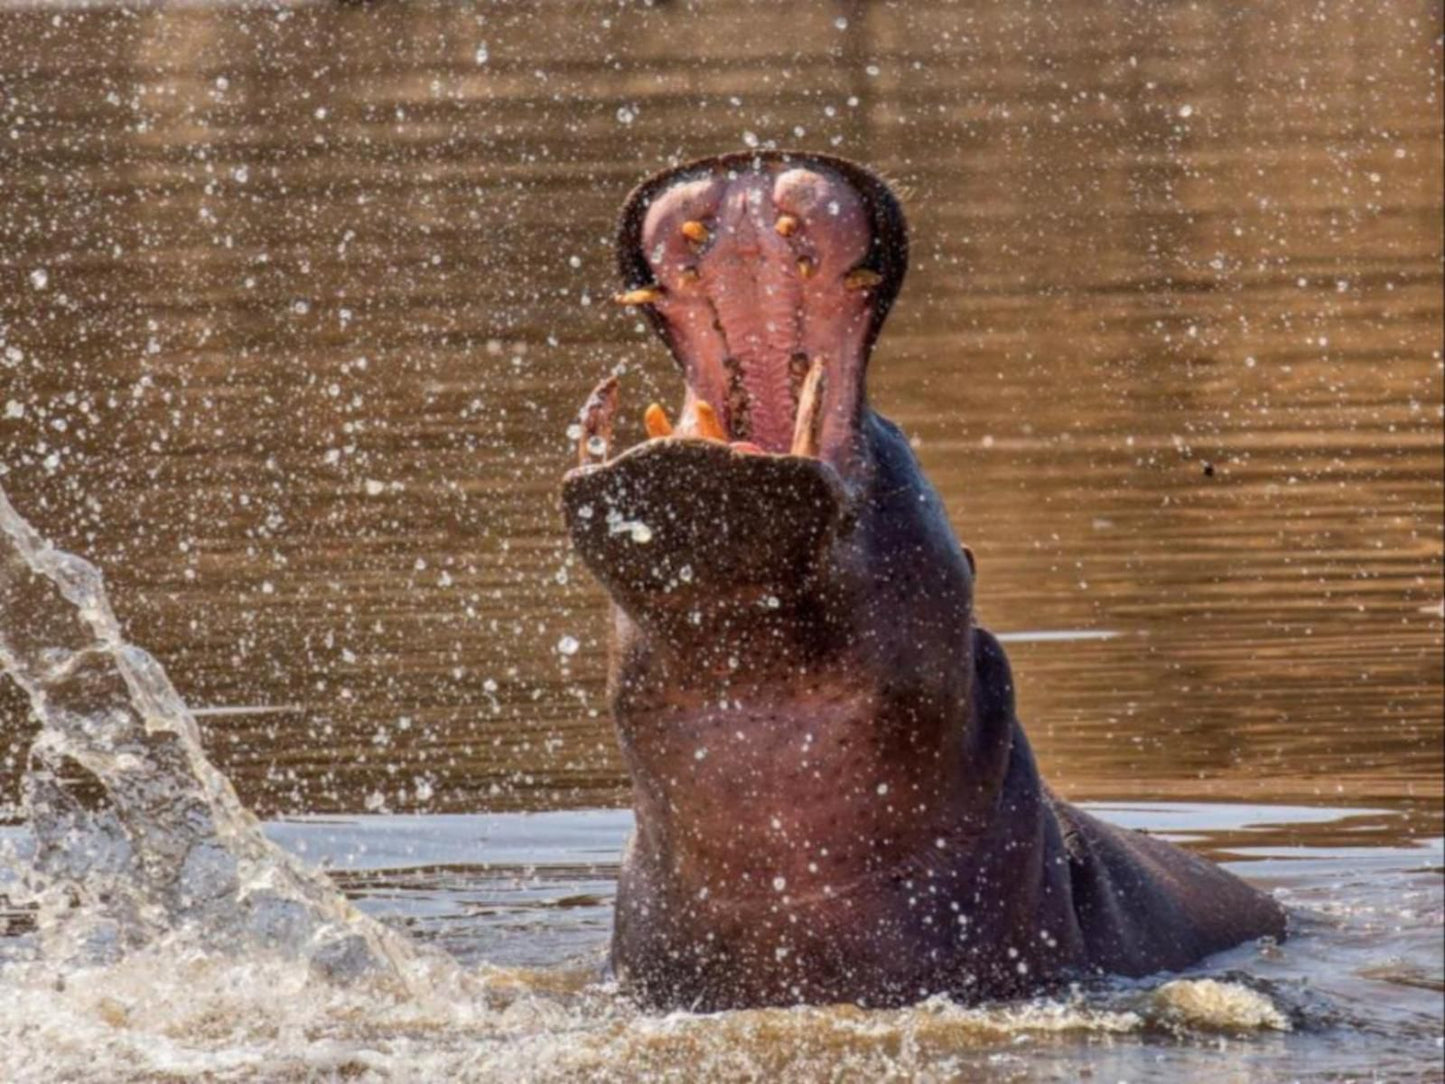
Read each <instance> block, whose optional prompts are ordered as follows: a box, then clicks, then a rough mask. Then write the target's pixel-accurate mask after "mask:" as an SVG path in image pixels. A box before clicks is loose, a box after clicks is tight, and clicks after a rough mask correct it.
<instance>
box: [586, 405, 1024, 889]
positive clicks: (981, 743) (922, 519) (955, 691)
mask: <svg viewBox="0 0 1445 1084" xmlns="http://www.w3.org/2000/svg"><path fill="white" fill-rule="evenodd" d="M860 438H861V439H860V450H861V452H862V455H863V459H864V461H865V470H864V471H863V472H862V474H861V475H860V477H859V478H857V479H855V491H854V492H855V502H856V517H855V519H854V522H853V524H852V526H851V528H850V530H849V531H848V532H847V533H846V534H845V535H844V536H842V537H840V538H839V539H838V541H837V542H836V544H835V547H834V552H833V553H832V555H831V557H830V559H829V561H828V563H827V568H826V570H825V573H824V574H823V575H821V576H819V577H818V579H817V582H816V584H815V585H814V586H813V587H812V588H811V589H810V592H809V596H808V597H807V598H805V599H803V600H802V603H801V604H802V605H803V606H806V607H811V610H810V611H809V612H806V613H804V614H802V615H800V617H799V619H798V620H796V621H788V620H783V621H781V622H779V621H778V620H776V619H774V620H772V621H771V623H770V624H768V625H767V626H762V627H763V628H765V631H766V634H767V635H766V639H765V644H764V647H763V648H761V649H759V648H758V647H757V645H756V643H754V645H753V646H752V648H751V649H749V647H748V641H749V638H750V634H751V633H753V632H755V631H756V630H750V629H749V628H747V627H746V626H739V625H737V624H733V625H732V626H731V627H729V628H719V629H712V628H700V629H699V630H698V636H699V637H700V638H701V639H702V640H704V641H705V642H707V643H708V644H710V645H712V646H711V650H710V653H709V654H707V655H706V656H705V657H706V658H707V659H711V660H713V662H714V663H716V664H717V665H707V666H704V665H699V659H700V658H702V657H703V656H700V655H699V653H698V652H697V651H696V650H694V646H693V644H692V643H690V642H688V641H678V640H670V639H665V638H661V637H656V636H649V635H648V634H647V633H646V632H644V631H643V630H642V629H641V627H640V626H638V625H637V624H634V623H633V622H632V621H631V620H629V619H628V618H627V617H626V616H625V615H624V614H621V613H620V612H619V614H618V624H617V631H618V640H617V645H616V648H617V652H618V654H617V661H616V668H615V670H614V678H613V710H614V715H615V716H616V719H617V723H618V729H619V737H620V740H621V743H622V749H623V754H624V758H625V759H626V761H627V764H628V767H629V769H630V771H631V775H632V779H633V784H634V791H635V808H636V810H637V815H638V828H639V835H638V846H639V847H641V848H643V849H650V850H653V851H655V853H657V854H659V855H666V856H667V862H668V864H669V865H670V866H671V868H672V870H673V871H674V872H673V874H672V876H673V877H675V879H676V880H677V881H678V885H677V887H678V888H679V889H680V890H682V891H684V892H708V893H717V892H722V891H735V892H738V893H739V894H741V895H743V896H750V895H752V894H754V893H758V894H760V895H762V896H763V897H766V896H767V895H768V894H770V893H774V892H778V891H783V892H796V893H798V894H801V895H809V894H815V893H816V894H823V895H826V894H827V892H828V891H829V890H835V889H838V888H839V887H840V886H842V885H843V884H845V883H853V882H855V881H857V880H858V879H859V878H864V877H867V876H870V875H872V874H874V873H878V872H879V871H885V870H887V869H889V868H891V867H893V866H896V865H897V864H898V862H899V861H900V859H901V858H902V857H903V856H907V855H910V854H914V853H917V852H926V851H927V849H928V848H934V849H937V841H938V840H939V839H949V840H957V839H959V838H960V835H961V834H963V833H965V831H966V830H965V826H966V825H967V824H969V823H970V822H971V820H972V819H975V818H976V817H977V815H978V813H979V810H980V809H981V808H982V807H984V806H986V805H987V804H988V802H989V801H990V800H991V796H992V794H993V793H995V792H996V790H997V787H998V786H999V784H1000V781H1001V778H1002V773H1003V770H1004V764H1003V759H1002V758H1001V757H1000V755H999V754H998V749H999V748H1001V747H1002V745H1006V743H1007V736H1006V735H1001V734H998V733H994V732H992V731H989V732H988V733H984V732H982V731H981V730H980V728H979V726H978V725H977V724H976V721H975V720H974V718H973V716H974V715H975V714H976V713H975V711H974V709H973V705H972V703H971V701H972V696H973V691H974V689H973V680H972V678H973V666H972V665H971V659H972V651H973V647H972V637H973V632H972V629H971V599H972V581H971V573H970V570H969V568H968V566H967V564H966V562H965V560H964V558H963V555H962V552H961V549H960V547H959V545H958V543H957V541H956V539H955V538H954V537H953V534H952V531H951V529H950V528H949V526H948V523H947V520H946V519H945V517H944V515H943V510H942V505H941V503H940V502H939V501H938V498H937V496H936V494H934V493H933V491H932V489H931V488H930V487H929V486H928V484H927V482H926V481H924V479H923V477H922V474H921V472H920V471H919V470H918V467H917V464H916V462H915V460H914V458H913V455H912V452H911V451H910V449H909V447H908V444H907V441H906V440H905V438H904V437H903V436H902V434H901V433H899V432H898V430H897V429H896V428H894V427H893V426H891V425H890V424H889V423H887V422H885V421H883V420H882V419H881V418H879V417H878V416H877V415H874V414H872V413H871V411H870V412H865V415H864V419H863V425H862V427H861V429H860ZM820 630H821V631H820ZM794 632H795V633H796V635H794ZM730 642H731V644H732V645H733V646H728V647H727V650H726V651H723V650H720V649H719V645H728V644H729V643H730ZM778 884H781V885H782V886H783V887H782V888H781V889H779V888H777V887H776V885H778Z"/></svg>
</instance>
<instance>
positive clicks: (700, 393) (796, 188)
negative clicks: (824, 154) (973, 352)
mask: <svg viewBox="0 0 1445 1084" xmlns="http://www.w3.org/2000/svg"><path fill="white" fill-rule="evenodd" d="M784 216H787V218H786V219H784ZM780 219H784V224H783V228H782V229H780V228H779V222H780ZM699 227H701V229H699ZM641 240H642V248H643V253H644V256H645V258H646V260H647V263H648V265H649V266H650V267H651V269H652V272H653V275H654V276H655V282H656V284H657V285H659V286H661V287H662V288H663V296H662V297H661V298H660V299H659V300H658V301H656V302H655V303H654V304H655V307H656V310H657V311H658V313H659V314H660V315H661V316H662V318H663V321H664V322H665V324H666V325H667V329H668V339H669V341H670V343H671V346H672V349H673V352H674V353H675V354H676V356H677V358H678V360H679V361H680V362H681V363H682V365H683V370H684V375H685V379H686V381H687V386H688V397H687V402H686V403H685V404H684V413H683V418H682V424H681V426H680V428H681V429H686V428H688V425H689V417H690V415H691V414H692V413H693V410H694V406H695V404H696V402H697V401H698V400H699V399H701V400H705V401H706V402H707V403H708V404H709V405H711V406H712V407H713V409H714V410H715V411H716V412H717V415H718V417H719V419H720V420H721V421H722V423H723V425H724V427H725V428H726V429H727V433H728V436H729V437H730V438H731V439H733V440H744V441H751V442H752V443H754V444H756V445H758V446H759V447H761V448H762V449H763V450H765V451H769V452H777V453H786V452H788V451H789V449H790V447H791V445H792V442H793V436H794V432H793V431H794V422H795V418H796V415H797V410H798V395H799V389H800V387H801V385H802V382H803V377H804V376H805V375H806V374H807V372H808V369H809V367H810V365H812V364H813V362H814V360H815V359H822V363H823V369H824V376H825V384H824V388H825V391H824V393H823V400H822V411H821V413H822V416H821V419H820V422H819V426H818V434H819V435H818V454H819V457H820V458H822V459H824V460H836V459H837V458H838V457H839V456H840V455H841V454H843V450H844V448H845V447H846V445H847V443H848V441H849V440H850V439H851V436H852V433H853V430H854V427H855V423H856V418H857V412H858V409H859V407H860V400H861V396H862V375H863V361H864V352H865V350H866V346H867V333H868V328H869V319H870V314H871V292H870V289H869V288H867V287H861V288H860V287H859V286H858V285H856V283H855V284H853V285H852V287H851V288H850V285H849V283H848V281H847V276H848V274H849V272H851V271H854V270H855V269H857V268H859V267H860V266H861V265H862V264H863V262H864V260H865V258H866V257H867V255H868V253H869V249H870V246H871V243H872V231H871V227H870V220H869V215H868V211H867V208H866V207H865V205H864V202H863V200H862V198H861V197H860V196H859V194H858V192H857V191H856V190H855V189H854V188H853V187H852V186H851V185H850V184H849V183H848V182H847V181H845V180H844V179H843V178H842V177H840V176H838V175H836V174H834V173H832V172H831V171H830V170H828V169H827V168H826V167H824V166H806V167H805V166H794V165H789V164H786V163H767V164H761V165H759V166H758V167H757V168H753V169H748V170H743V171H731V172H728V173H718V174H709V175H704V176H699V177H694V178H691V179H687V178H684V179H682V180H679V181H678V182H677V183H676V184H674V185H672V186H671V187H670V188H667V189H665V190H664V191H662V192H661V193H659V194H658V195H657V196H656V197H655V198H654V199H653V201H652V204H651V206H650V207H649V208H648V210H647V214H646V217H645V219H644V221H643V225H642V237H641ZM809 272H811V273H809Z"/></svg>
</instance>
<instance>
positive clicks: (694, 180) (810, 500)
mask: <svg viewBox="0 0 1445 1084" xmlns="http://www.w3.org/2000/svg"><path fill="white" fill-rule="evenodd" d="M907 254H908V243H907V233H906V226H905V224H904V219H903V214H902V210H901V208H900V207H899V204H898V201H897V200H896V198H895V197H894V195H893V194H892V192H890V191H889V189H888V187H887V186H886V185H885V184H884V183H883V182H882V181H881V180H880V179H879V178H878V177H876V176H875V175H873V174H872V173H870V172H869V171H867V170H865V169H863V168H861V167H859V166H857V165H855V164H853V163H851V162H847V161H844V160H842V159H838V158H832V157H827V156H823V155H814V154H792V153H766V154H754V153H749V154H742V155H730V156H726V157H721V158H712V159H707V160H704V161H700V162H695V163H692V164H691V165H686V166H683V167H680V168H677V169H672V170H668V171H666V172H664V173H661V174H659V175H657V176H655V177H653V178H651V179H650V180H648V181H646V182H644V183H643V184H642V185H641V186H640V187H639V188H638V189H637V190H636V191H635V192H633V194H632V195H631V197H630V198H629V199H628V201H627V203H626V206H625V208H624V210H623V214H622V223H621V229H620V236H619V251H618V258H619V262H620V265H621V271H622V275H623V278H624V280H625V285H626V287H627V291H626V292H625V293H623V294H620V295H619V296H618V300H619V301H621V302H622V303H624V304H630V305H636V306H638V307H639V308H640V310H641V311H642V312H643V313H644V314H646V316H647V317H648V318H649V319H650V320H651V321H652V324H653V326H654V327H655V328H656V329H657V331H658V333H659V334H660V335H661V336H662V339H663V341H664V342H665V343H666V344H667V346H668V348H669V350H671V352H672V354H673V356H674V357H675V358H676V359H677V362H678V364H679V365H680V366H681V368H682V371H683V376H684V379H685V381H686V390H685V394H684V399H683V403H682V408H681V413H680V415H679V418H678V422H677V425H676V427H673V426H672V425H671V424H670V423H669V421H668V419H667V417H666V414H665V413H664V412H663V410H662V409H661V408H660V407H657V406H653V407H650V408H649V409H648V411H647V414H646V418H645V421H646V425H647V430H648V433H649V435H650V439H648V440H647V441H645V442H644V443H643V444H641V445H639V446H637V447H634V448H631V449H629V450H627V451H624V452H622V453H621V454H618V455H616V456H612V455H611V447H610V445H611V435H612V415H613V411H614V408H615V406H616V402H617V385H616V382H615V380H609V381H605V382H604V383H603V384H602V385H601V386H600V387H599V388H598V389H597V391H596V392H594V393H593V396H592V398H591V399H590V400H589V401H588V403H587V405H586V406H585V407H584V408H583V414H582V421H583V428H584V432H583V434H582V438H581V458H582V464H581V465H580V466H579V467H578V468H577V469H576V470H574V471H572V472H570V473H569V474H568V475H567V478H566V480H565V482H564V485H563V504H564V507H565V510H566V516H567V523H568V527H569V528H570V531H571V534H572V538H573V540H574V543H575V545H576V547H577V550H578V552H579V553H580V554H581V555H582V558H583V560H584V561H585V562H586V564H587V566H588V568H589V569H591V571H592V572H593V573H594V574H595V575H596V576H597V578H598V579H599V580H601V582H602V583H603V585H604V586H605V587H606V588H607V591H608V592H609V594H610V595H611V597H612V601H613V604H614V606H613V610H614V614H613V621H614V631H613V648H612V667H611V674H610V679H609V697H610V702H611V707H612V711H613V714H614V717H615V720H616V724H617V730H618V737H619V741H620V744H621V748H622V754H623V757H624V759H625V761H626V764H627V768H628V771H629V772H630V773H631V778H632V786H633V806H634V809H635V812H636V820H637V828H636V832H635V834H634V836H633V838H632V840H631V842H630V844H629V845H628V848H627V853H626V856H625V858H624V861H623V866H622V873H621V879H620V882H619V885H618V896H617V911H616V926H615V929H614V932H613V941H612V962H613V965H614V967H615V969H616V972H617V975H618V977H619V979H620V980H621V981H622V982H623V984H624V986H625V987H626V988H627V989H629V990H630V991H631V992H633V993H634V995H635V996H636V997H637V998H638V999H639V1000H640V1001H642V1002H643V1003H645V1004H647V1005H650V1006H655V1007H667V1008H671V1007H681V1008H692V1009H700V1010H711V1009H722V1008H733V1007H743V1006H759V1005H786V1004H794V1003H799V1002H812V1003H819V1002H838V1001H852V1002H858V1003H861V1004H866V1005H898V1004H903V1003H908V1002H912V1001H916V1000H918V999H920V998H923V997H926V996H928V995H930V994H935V993H946V994H949V995H951V996H954V997H958V998H961V999H970V1000H971V999H977V998H984V997H1000V996H1009V995H1017V994H1022V993H1027V992H1030V991H1034V990H1038V989H1041V988H1047V987H1048V986H1051V985H1054V984H1057V983H1059V982H1060V981H1066V980H1071V979H1078V978H1084V977H1088V976H1091V975H1098V974H1103V973H1117V974H1122V975H1143V974H1148V973H1151V972H1155V971H1161V970H1173V969H1178V968H1182V967H1185V966H1187V965H1189V964H1192V963H1194V962H1195V961H1197V960H1199V959H1200V958H1201V957H1204V956H1207V955H1208V954H1210V953H1212V952H1216V951H1219V950H1221V949H1225V948H1229V947H1230V946H1232V945H1237V944H1239V943H1240V942H1242V941H1244V940H1247V939H1249V938H1257V937H1260V936H1264V935H1269V936H1273V937H1282V936H1283V935H1284V932H1285V917H1284V913H1283V911H1282V909H1281V908H1280V906H1279V905H1278V904H1277V903H1276V902H1275V901H1274V900H1273V899H1271V898H1270V897H1269V896H1267V895H1265V894H1264V893H1262V892H1259V891H1257V890H1255V889H1254V888H1251V887H1250V886H1248V885H1246V884H1245V883H1244V882H1243V881H1241V880H1239V879H1238V878H1236V877H1234V876H1232V875H1231V874H1229V873H1226V872H1224V871H1223V870H1221V869H1219V868H1218V867H1216V866H1214V865H1213V864H1211V863H1209V862H1207V861H1205V860H1203V859H1201V858H1198V857H1196V856H1194V855H1191V854H1188V853H1186V852H1184V851H1181V850H1179V849H1178V848H1176V847H1173V846H1171V845H1169V844H1167V843H1163V842H1161V841H1159V840H1156V839H1151V838H1150V837H1148V836H1144V835H1140V834H1138V833H1135V832H1129V831H1124V830H1121V829H1118V828H1114V827H1112V826H1110V825H1107V824H1104V823H1101V822H1100V821H1098V820H1096V819H1094V818H1093V817H1090V816H1088V815H1087V814H1084V813H1081V812H1080V811H1078V810H1077V809H1074V808H1073V807H1071V806H1069V805H1068V804H1066V803H1064V802H1061V801H1059V800H1058V799H1057V798H1055V797H1054V796H1053V795H1052V794H1051V793H1050V792H1049V790H1048V788H1047V787H1045V786H1044V784H1043V782H1042V781H1041V780H1040V778H1039V774H1038V770H1037V768H1036V766H1035V764H1034V759H1033V755H1032V753H1031V752H1030V750H1029V744H1028V741H1027V739H1026V738H1025V737H1024V732H1023V729H1022V727H1021V726H1020V725H1019V722H1018V719H1017V718H1016V717H1015V714H1014V692H1013V677H1012V675H1011V673H1010V670H1009V663H1008V659H1007V658H1006V657H1005V655H1004V652H1003V649H1002V648H1001V647H1000V646H999V643H998V641H997V640H996V639H995V638H994V637H993V636H992V635H990V634H989V633H988V632H986V631H985V630H984V629H982V628H980V627H979V626H978V625H977V624H976V623H975V622H974V619H973V613H972V604H973V581H974V572H973V567H972V559H971V555H969V554H968V553H967V551H966V550H964V549H963V548H962V547H960V545H959V543H958V541H957V539H956V538H955V537H954V535H953V532H952V530H951V529H950V527H949V524H948V519H947V517H946V515H945V513H944V509H943V505H942V503H941V502H940V501H939V498H938V495H937V494H936V493H935V492H934V490H933V488H932V487H931V486H930V485H929V484H928V482H927V480H926V479H925V478H924V477H923V475H922V473H921V472H920V470H919V467H918V463H917V461H916V460H915V459H914V456H913V454H912V452H911V451H910V449H909V446H908V441H907V440H906V439H905V438H904V436H903V435H902V433H900V432H899V430H898V429H897V427H895V426H894V425H893V424H892V423H890V422H888V421H886V420H884V419H883V418H882V417H880V416H879V415H878V414H877V413H875V412H874V411H873V410H872V408H871V407H870V406H869V405H868V401H867V396H866V394H865V382H864V378H865V375H866V371H867V362H868V356H869V352H870V349H871V347H872V345H873V342H874V340H875V339H876V338H877V336H878V332H879V329H880V327H881V325H882V323H883V320H884V317H885V316H886V314H887V312H888V310H889V308H890V306H891V305H892V303H893V301H894V299H895V298H896V297H897V295H898V291H899V287H900V286H901V284H902V282H903V276H904V271H905V269H906V266H907Z"/></svg>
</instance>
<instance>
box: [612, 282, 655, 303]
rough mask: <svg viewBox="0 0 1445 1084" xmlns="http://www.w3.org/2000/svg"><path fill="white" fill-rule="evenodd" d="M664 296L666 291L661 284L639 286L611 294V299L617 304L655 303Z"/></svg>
mask: <svg viewBox="0 0 1445 1084" xmlns="http://www.w3.org/2000/svg"><path fill="white" fill-rule="evenodd" d="M666 296H667V291H666V290H664V289H663V288H662V287H661V286H639V287H638V288H637V289H635V290H627V291H625V292H624V293H620V294H613V295H612V300H613V301H615V302H617V304H619V305H655V304H656V303H657V302H659V301H661V300H662V299H663V298H664V297H666Z"/></svg>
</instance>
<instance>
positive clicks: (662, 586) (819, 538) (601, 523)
mask: <svg viewBox="0 0 1445 1084" xmlns="http://www.w3.org/2000/svg"><path fill="white" fill-rule="evenodd" d="M562 504H563V509H564V511H565V514H566V518H567V526H568V530H569V532H570V534H571V536H572V540H573V544H574V545H575V547H576V549H577V552H578V553H579V554H580V555H581V557H582V559H583V561H584V562H585V563H586V565H587V567H588V568H589V569H590V570H591V571H592V572H593V574H594V575H596V576H597V578H598V579H599V580H600V581H601V582H602V584H603V585H604V586H605V587H606V588H607V589H608V592H609V594H611V595H612V597H613V599H614V600H615V601H617V602H618V603H619V604H620V605H621V606H622V607H623V608H624V609H625V610H627V611H628V612H630V613H632V614H633V616H634V617H638V618H640V619H642V620H644V621H647V620H657V621H662V622H666V621H668V620H671V619H674V618H675V619H677V620H678V621H680V622H682V621H686V620H692V621H694V622H696V620H697V619H698V617H699V615H701V614H703V613H704V612H706V613H710V614H712V615H713V616H717V615H719V614H722V613H731V614H734V615H737V614H740V613H744V612H751V613H754V614H756V613H758V612H760V611H766V610H768V609H769V608H773V609H783V608H785V607H786V606H787V605H788V604H789V602H790V600H792V599H793V598H795V597H797V595H798V594H799V593H800V592H801V591H803V590H805V589H806V587H807V584H808V583H809V581H810V578H811V576H812V574H813V573H814V572H815V571H817V570H818V569H820V568H821V567H823V566H824V563H825V561H826V555H827V553H828V552H829V550H830V549H831V547H832V545H833V543H834V541H835V540H836V538H837V537H838V536H839V535H840V534H841V533H842V532H844V531H846V530H847V527H848V525H849V524H850V523H851V518H852V511H851V503H850V501H849V497H848V493H847V489H846V486H845V484H844V482H843V480H842V478H841V477H840V476H839V474H838V472H837V471H836V470H834V469H833V467H831V466H830V465H829V464H827V463H824V462H822V461H821V460H818V459H811V458H807V457H802V456H784V455H777V456H773V455H757V454H748V453H743V452H739V451H738V450H736V449H735V448H731V447H729V446H728V445H727V444H725V443H723V442H721V441H707V440H696V439H688V438H678V437H662V438H655V439H652V440H649V441H646V442H644V443H643V444H640V445H637V446H635V447H633V448H631V449H629V450H627V451H625V452H623V453H622V454H620V455H618V456H616V457H615V458H613V459H610V460H608V461H607V462H605V463H597V464H587V465H583V466H580V467H578V468H576V469H574V470H572V471H569V472H568V473H567V475H566V477H565V478H564V480H563V484H562ZM669 615H671V616H669ZM709 624H711V622H709Z"/></svg>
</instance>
